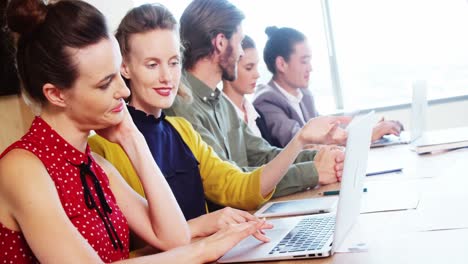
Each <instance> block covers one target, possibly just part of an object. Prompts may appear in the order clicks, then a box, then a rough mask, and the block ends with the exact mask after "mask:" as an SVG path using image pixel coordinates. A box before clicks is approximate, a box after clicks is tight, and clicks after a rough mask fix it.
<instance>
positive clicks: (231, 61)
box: [219, 44, 237, 82]
mask: <svg viewBox="0 0 468 264" xmlns="http://www.w3.org/2000/svg"><path fill="white" fill-rule="evenodd" d="M233 51H234V49H233V48H232V45H231V44H229V46H228V47H227V48H226V52H225V53H224V55H223V56H222V57H221V59H220V62H219V66H220V67H221V74H222V75H221V77H222V79H223V80H225V81H229V82H232V81H235V80H236V79H237V59H236V58H235V57H234V56H233V53H234V52H233Z"/></svg>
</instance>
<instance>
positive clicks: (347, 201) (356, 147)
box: [332, 111, 377, 252]
mask: <svg viewBox="0 0 468 264" xmlns="http://www.w3.org/2000/svg"><path fill="white" fill-rule="evenodd" d="M376 122H377V120H376V117H375V114H374V111H371V112H369V113H368V114H365V115H363V116H358V117H355V118H354V119H353V121H352V122H351V123H350V124H349V126H348V127H347V131H348V140H347V142H346V152H345V156H346V157H345V163H344V169H343V179H342V181H341V189H340V197H339V202H338V209H337V211H336V224H335V234H334V242H333V248H332V252H335V250H336V249H338V248H339V247H340V245H341V244H342V243H343V241H344V239H345V237H346V235H347V234H348V233H349V231H350V230H351V228H352V227H353V225H354V223H356V220H357V217H358V215H359V212H360V206H361V195H362V189H363V181H364V178H365V176H366V170H367V158H368V155H369V148H370V144H371V138H372V137H371V136H372V128H373V127H374V125H375V124H376Z"/></svg>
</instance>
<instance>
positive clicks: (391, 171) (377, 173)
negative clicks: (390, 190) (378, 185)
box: [366, 168, 403, 176]
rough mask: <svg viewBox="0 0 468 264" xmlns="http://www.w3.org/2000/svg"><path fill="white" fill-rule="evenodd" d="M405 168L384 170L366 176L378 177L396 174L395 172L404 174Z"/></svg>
mask: <svg viewBox="0 0 468 264" xmlns="http://www.w3.org/2000/svg"><path fill="white" fill-rule="evenodd" d="M402 171H403V168H398V169H390V170H383V171H375V172H369V173H367V174H366V176H376V175H380V174H386V173H394V172H402Z"/></svg>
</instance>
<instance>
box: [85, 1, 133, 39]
mask: <svg viewBox="0 0 468 264" xmlns="http://www.w3.org/2000/svg"><path fill="white" fill-rule="evenodd" d="M85 1H86V2H88V3H90V4H92V5H93V6H95V7H96V8H97V9H99V11H101V12H102V13H103V14H104V15H105V16H106V19H107V23H108V25H109V29H110V30H111V32H112V33H113V32H115V30H116V29H117V27H118V26H119V23H120V20H122V18H123V17H124V16H125V14H126V13H127V11H128V10H130V9H131V8H133V6H134V5H133V1H132V0H117V1H115V0H114V1H110V0H85Z"/></svg>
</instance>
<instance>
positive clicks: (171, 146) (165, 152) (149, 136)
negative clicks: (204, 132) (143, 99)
mask: <svg viewBox="0 0 468 264" xmlns="http://www.w3.org/2000/svg"><path fill="white" fill-rule="evenodd" d="M128 111H129V112H130V115H131V116H132V118H133V121H134V122H135V125H136V126H137V127H138V129H139V130H140V131H141V133H142V134H143V136H144V137H145V139H146V143H147V144H148V146H149V149H150V151H151V154H153V158H154V160H155V161H156V163H157V164H158V166H159V168H160V169H161V172H162V173H163V175H164V177H166V180H167V182H168V183H169V186H170V187H171V189H172V192H173V193H174V196H175V198H176V200H177V202H178V203H179V206H180V208H181V209H182V212H183V213H184V216H185V219H186V220H189V219H192V218H195V217H198V216H200V215H203V214H205V213H206V209H205V195H204V190H203V183H202V180H201V176H200V170H199V168H198V161H197V160H196V159H195V157H194V156H193V153H192V151H191V150H190V148H189V147H188V146H187V145H186V144H185V142H184V141H183V140H182V138H181V136H180V135H179V132H177V130H175V128H174V127H173V126H172V125H171V124H170V123H169V122H168V121H167V120H166V116H165V115H164V113H162V114H161V116H160V117H159V118H156V117H155V116H154V115H147V114H146V113H145V112H143V111H140V110H137V109H135V108H134V107H132V106H129V107H128Z"/></svg>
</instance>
